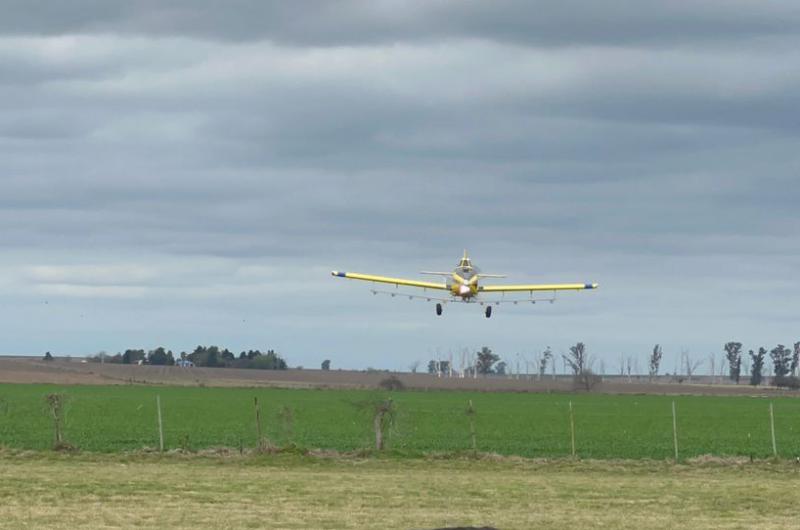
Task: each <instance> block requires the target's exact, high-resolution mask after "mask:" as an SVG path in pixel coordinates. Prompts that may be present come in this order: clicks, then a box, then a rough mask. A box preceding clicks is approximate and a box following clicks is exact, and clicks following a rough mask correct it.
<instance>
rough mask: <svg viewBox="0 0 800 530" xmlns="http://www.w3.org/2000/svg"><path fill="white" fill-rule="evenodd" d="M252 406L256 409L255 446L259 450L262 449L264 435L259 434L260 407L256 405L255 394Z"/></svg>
mask: <svg viewBox="0 0 800 530" xmlns="http://www.w3.org/2000/svg"><path fill="white" fill-rule="evenodd" d="M253 406H254V407H255V409H256V436H258V440H257V442H256V443H257V446H256V447H257V449H258V450H259V451H260V450H262V449H263V445H264V437H263V436H262V435H261V407H260V406H259V405H258V397H257V396H256V397H254V398H253Z"/></svg>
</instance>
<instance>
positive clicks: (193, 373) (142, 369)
mask: <svg viewBox="0 0 800 530" xmlns="http://www.w3.org/2000/svg"><path fill="white" fill-rule="evenodd" d="M390 375H394V376H395V377H397V378H398V379H400V381H402V382H403V384H404V385H405V386H406V388H410V389H419V390H477V391H496V392H573V391H575V387H574V385H573V382H572V379H571V377H568V376H558V377H556V378H553V377H552V376H549V375H548V376H544V377H543V378H542V379H541V380H537V378H536V377H535V376H530V377H529V378H526V377H525V376H522V377H520V378H511V377H501V376H490V377H478V378H476V379H472V378H459V377H452V378H451V377H436V376H434V375H430V374H424V373H416V374H412V373H389V372H377V371H372V372H362V371H354V370H328V371H324V370H297V369H291V370H248V369H235V368H180V367H177V366H148V365H144V366H138V365H123V364H109V363H106V364H100V363H83V362H81V361H79V360H74V359H73V360H71V361H67V360H64V359H56V360H54V361H43V360H41V359H40V358H36V357H0V383H52V384H67V385H72V384H75V385H77V384H81V385H87V384H88V385H114V384H119V385H125V384H151V385H178V386H181V385H183V386H219V387H282V388H349V389H357V388H375V387H377V386H378V385H379V383H380V382H381V381H382V380H384V379H386V378H387V377H389V376H390ZM695 381H696V382H694V383H688V382H682V383H679V382H677V381H675V380H674V378H671V377H667V376H662V377H659V378H658V379H657V380H655V381H654V382H652V383H651V382H648V378H647V376H633V377H632V378H630V380H628V378H627V377H621V376H606V377H605V378H604V380H603V382H602V383H600V384H598V385H597V386H596V387H595V388H594V389H593V391H594V392H600V393H608V394H709V395H762V396H763V395H793V394H797V393H796V392H795V393H791V392H787V391H784V390H778V389H776V388H772V387H767V386H761V387H752V386H750V385H747V384H746V383H744V382H743V383H742V384H740V385H734V384H731V383H730V382H728V381H727V380H725V379H723V380H722V381H720V380H719V379H715V381H714V383H713V384H712V383H711V382H710V381H709V378H702V377H700V378H695Z"/></svg>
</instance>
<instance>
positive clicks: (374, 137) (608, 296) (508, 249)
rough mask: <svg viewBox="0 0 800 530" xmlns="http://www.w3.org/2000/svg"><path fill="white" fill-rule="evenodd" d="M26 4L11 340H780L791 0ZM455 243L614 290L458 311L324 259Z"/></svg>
mask: <svg viewBox="0 0 800 530" xmlns="http://www.w3.org/2000/svg"><path fill="white" fill-rule="evenodd" d="M20 5H22V4H8V3H7V6H6V7H8V8H9V9H6V12H7V13H8V17H3V19H2V21H0V27H2V24H6V25H7V26H6V35H4V36H0V109H2V112H0V244H1V245H3V248H4V257H5V258H4V262H3V263H2V264H0V267H2V274H0V290H1V291H2V293H3V294H4V296H6V299H7V300H9V302H8V304H7V307H13V308H14V310H13V311H11V310H9V312H8V313H6V314H0V321H1V322H3V325H4V326H5V328H4V329H3V330H2V331H3V333H4V337H11V339H10V342H9V344H11V346H10V347H20V348H22V346H24V350H25V351H28V350H29V348H34V349H36V348H40V347H41V348H48V349H53V348H52V346H47V341H53V342H54V343H58V344H63V345H68V346H65V348H67V347H68V348H73V351H78V350H80V349H81V348H92V349H100V348H109V349H111V348H119V347H128V346H135V345H139V344H142V345H143V344H144V343H147V342H148V341H149V340H152V341H158V339H159V338H161V337H164V342H165V343H167V342H169V341H173V342H172V343H170V344H169V345H172V347H175V348H189V347H191V346H193V344H192V343H195V342H203V341H208V342H217V343H226V345H229V346H231V347H234V348H237V347H239V346H237V344H240V345H241V347H255V346H259V347H263V346H264V345H265V344H266V345H271V346H278V347H282V346H281V345H283V346H285V347H286V349H287V354H289V355H290V356H291V357H292V358H293V361H294V362H300V363H306V364H316V362H317V361H316V360H315V358H314V355H317V354H319V352H325V355H326V356H327V355H330V354H333V353H337V352H338V354H339V355H341V356H342V358H347V359H348V360H349V361H348V362H351V363H352V365H358V366H363V365H366V364H373V365H377V364H381V363H379V362H378V360H375V359H374V357H370V356H371V355H372V356H374V352H375V351H385V352H386V353H387V355H389V356H391V358H393V359H402V361H398V364H397V365H396V366H397V367H402V366H404V365H405V364H407V363H406V361H405V357H404V356H408V355H413V356H415V357H416V356H424V355H425V350H426V349H427V348H431V347H436V346H443V347H445V348H447V347H454V344H452V343H453V342H455V340H456V339H453V338H452V336H451V333H450V331H449V330H452V329H459V330H463V331H464V333H463V337H459V339H458V340H463V341H465V342H467V343H469V344H468V345H473V343H475V344H474V345H476V346H477V345H482V343H487V344H491V345H496V346H497V348H510V349H515V348H523V347H524V348H538V347H539V346H541V347H543V346H544V345H545V344H555V343H556V341H561V343H562V344H565V343H566V342H565V341H575V340H580V339H584V340H587V341H589V340H592V341H594V343H593V344H591V343H590V345H591V346H593V347H595V348H598V349H599V350H600V353H603V354H615V353H616V352H617V351H621V350H625V351H644V349H643V348H646V347H649V346H650V345H648V342H650V341H657V340H662V338H663V337H664V335H667V336H669V337H671V338H670V340H674V341H675V344H673V345H672V347H674V348H678V347H679V346H680V344H679V341H680V340H685V341H687V342H690V343H691V344H695V345H697V347H698V348H718V346H719V345H718V344H717V343H718V342H720V341H721V340H723V339H728V338H730V337H728V336H726V334H731V333H734V332H740V333H742V334H743V335H748V337H749V338H747V337H741V339H742V340H764V339H762V338H761V337H764V336H766V335H769V334H775V335H776V336H777V335H778V334H780V333H789V330H790V324H791V323H790V322H786V319H785V318H784V317H781V315H786V314H789V313H790V312H791V308H792V307H793V303H794V301H793V300H792V298H791V293H793V292H794V291H796V289H794V288H793V287H792V285H793V282H794V280H793V274H792V271H793V270H794V269H796V267H797V266H799V265H800V254H799V253H798V251H797V250H796V249H797V248H800V247H798V245H797V244H796V234H797V233H798V231H800V218H798V215H797V211H796V204H797V201H798V200H800V187H798V186H797V184H796V181H797V176H796V175H797V171H796V170H797V167H798V162H800V160H799V159H798V152H799V151H798V138H797V136H798V135H797V123H796V120H794V119H793V117H794V115H795V114H796V107H797V103H798V101H797V95H796V94H797V93H798V90H797V89H798V88H800V87H798V84H800V83H799V81H800V78H798V76H797V71H800V70H798V68H797V65H798V63H800V56H798V53H797V51H796V50H797V44H798V42H797V37H796V36H793V35H792V34H790V33H789V32H788V30H787V28H788V27H789V26H790V25H793V24H794V22H793V21H794V20H795V18H793V17H795V16H796V13H795V10H794V8H793V7H792V6H791V5H790V4H788V3H781V2H769V3H759V4H758V5H756V4H754V3H739V4H730V3H725V4H724V5H723V4H722V3H710V4H708V3H706V4H703V5H702V6H701V5H699V4H696V5H689V4H680V5H674V6H673V5H669V4H661V3H659V4H658V5H655V4H654V5H653V6H650V7H652V9H648V8H647V6H645V7H643V6H642V4H641V3H635V4H633V3H624V2H619V3H617V4H611V5H609V4H605V5H604V6H603V7H599V4H598V5H597V6H595V5H594V4H587V5H585V6H582V9H581V10H578V9H576V8H575V6H574V5H570V4H565V6H564V7H559V6H557V5H556V4H555V3H540V4H538V7H536V9H537V11H536V13H535V14H533V15H531V14H530V13H531V12H530V10H531V9H533V8H532V7H531V6H533V4H528V3H526V4H524V5H522V4H517V5H512V4H510V3H509V4H507V6H511V7H509V8H508V9H502V8H501V7H497V4H495V3H486V4H477V3H476V4H471V3H458V4H450V3H446V2H443V3H428V2H426V3H425V5H424V6H423V7H419V6H413V7H409V8H407V9H406V10H401V8H400V7H398V6H400V5H401V4H383V3H375V2H370V3H369V4H368V5H366V4H361V5H360V6H359V5H357V4H345V5H344V6H343V7H342V6H340V7H339V8H338V9H337V10H334V11H335V12H333V13H331V12H327V11H328V10H330V9H332V8H329V7H325V6H329V5H332V4H325V6H321V7H320V8H319V9H318V10H315V9H313V6H312V7H309V6H308V4H304V7H303V11H304V17H299V15H298V14H297V12H296V11H295V10H296V9H297V8H296V7H295V4H289V3H281V4H276V5H273V6H267V7H265V8H264V9H275V10H276V11H272V12H270V15H272V16H267V15H265V14H263V12H262V13H259V12H258V11H257V9H261V7H260V6H264V5H266V4H261V3H259V4H258V6H255V4H251V5H250V7H249V8H247V7H246V6H245V4H241V6H242V7H241V9H236V7H237V6H234V7H233V8H230V7H227V8H226V9H227V11H225V12H221V11H217V9H218V8H217V7H210V8H209V9H207V10H204V9H199V8H198V9H190V8H189V7H187V6H188V5H189V4H172V5H171V6H168V7H164V6H165V5H166V4H163V3H158V4H155V3H151V4H147V3H131V4H116V5H115V4H111V3H108V2H101V3H97V4H91V3H73V4H71V5H69V6H67V7H62V6H60V5H59V4H52V5H51V4H50V3H47V4H44V3H43V4H41V5H40V7H39V9H40V10H39V11H33V10H32V9H31V8H30V6H31V5H32V4H31V3H29V2H26V3H25V6H27V10H26V11H25V12H21V11H19V10H15V9H16V8H15V6H17V7H18V6H20ZM191 5H192V6H194V7H196V6H197V5H198V4H197V3H192V4H191ZM120 6H122V7H120ZM609 6H610V7H609ZM687 6H688V7H687ZM515 10H516V11H515ZM523 11H524V12H525V13H528V15H525V16H522V15H521V13H523ZM576 13H577V16H572V19H569V18H570V17H568V15H575V14H576ZM245 14H246V15H247V16H244V15H245ZM34 15H35V16H34ZM512 15H513V16H512ZM568 19H569V20H568ZM11 25H13V26H14V27H13V28H10V27H9V26H11ZM620 30H624V31H620ZM8 34H12V36H8ZM464 247H467V248H468V249H469V250H470V251H471V252H472V254H473V257H474V258H475V260H476V263H477V264H478V265H479V266H482V267H483V268H484V269H487V270H490V271H491V272H501V273H509V274H510V275H512V276H513V279H514V280H517V279H519V280H533V281H537V280H541V281H562V280H567V281H572V280H576V281H584V280H585V281H599V282H601V284H602V286H603V287H602V289H601V290H600V291H598V292H597V293H593V294H594V295H596V296H583V295H575V296H571V297H565V299H564V300H563V301H560V302H559V303H558V304H556V305H554V306H552V307H549V306H548V307H538V306H537V307H535V308H528V310H527V311H521V312H519V313H515V312H513V311H508V312H505V313H504V314H503V315H502V316H503V318H502V319H500V320H498V321H497V322H495V320H494V319H492V321H491V322H483V320H481V321H480V324H477V325H476V322H475V317H479V316H480V315H476V314H472V313H471V312H470V311H469V309H470V308H463V309H464V311H463V312H462V311H460V310H459V309H455V308H454V309H453V310H452V311H451V312H450V313H451V314H448V319H451V320H448V321H446V322H447V330H444V331H443V328H442V327H441V323H442V321H434V320H433V319H431V318H430V311H429V309H430V308H428V307H424V304H423V305H422V306H419V305H415V304H412V303H409V304H402V305H398V304H393V303H392V302H391V301H388V300H385V301H380V300H378V299H376V298H374V297H372V296H371V295H369V294H368V293H367V291H366V289H365V288H363V286H358V285H356V284H352V283H346V282H338V283H337V280H335V279H331V278H330V277H329V276H328V275H327V270H328V268H353V269H356V270H363V271H365V272H373V271H374V272H378V273H386V274H393V275H409V274H412V275H413V274H414V273H415V271H417V270H420V269H424V268H447V267H448V266H451V265H453V264H454V263H453V261H454V259H456V258H457V257H458V255H459V253H460V251H461V249H462V248H464ZM12 261H13V263H11V262H12ZM262 266H266V267H268V270H267V271H262V272H261V273H258V274H256V273H253V272H252V271H253V270H255V269H253V267H262ZM31 267H40V268H39V269H34V273H33V274H27V275H26V274H24V273H21V272H19V271H20V270H29V269H30V268H31ZM42 267H43V269H42ZM48 267H49V269H48ZM70 267H72V268H70ZM125 267H131V268H132V269H131V270H133V271H134V272H135V271H137V270H147V271H155V272H154V273H153V276H151V277H149V276H148V277H142V276H141V275H140V276H136V274H134V275H133V277H131V275H130V274H129V270H128V269H126V268H125ZM247 267H250V268H251V269H250V270H251V273H249V274H240V272H239V271H240V270H242V269H244V268H247ZM8 270H10V271H11V272H9V273H8V275H7V274H6V272H8ZM36 270H38V271H39V272H41V271H42V270H44V271H48V270H49V271H51V272H53V274H52V275H51V277H50V279H48V278H42V277H41V276H37V275H36V274H35V271H36ZM15 271H16V272H15ZM54 271H55V272H59V271H60V273H61V276H59V275H58V274H55V273H54ZM109 271H110V272H109ZM126 271H128V272H126ZM93 272H97V275H96V276H97V277H95V278H93V277H92V275H93ZM115 276H118V277H116V278H115ZM145 276H146V275H145ZM794 283H796V282H794ZM787 293H789V294H787ZM43 297H48V298H49V300H48V301H49V303H48V304H47V307H45V305H44V303H43V301H42V298H43ZM81 314H84V315H90V316H91V317H92V318H93V319H94V320H93V321H91V322H87V320H81V319H80V317H79V316H78V315H81ZM1 317H5V318H1ZM87 318H88V317H87ZM363 322H366V323H369V328H370V330H369V334H365V333H364V332H363V326H360V325H359V324H355V323H363ZM398 323H399V324H398ZM37 326H38V327H40V328H47V329H48V333H47V334H46V335H47V336H46V337H43V335H44V334H42V333H41V329H38V328H37ZM409 330H413V333H409V332H408V331H409ZM575 330H581V331H580V333H581V334H582V335H581V336H576V331H575ZM608 330H625V331H624V332H623V331H619V332H617V331H615V332H614V333H613V335H614V336H611V335H609V332H608ZM143 335H147V336H148V337H149V338H148V339H147V340H144V339H142V336H143ZM31 337H34V338H31ZM781 340H788V339H787V338H782V339H781ZM186 342H189V344H185V343H186ZM397 345H403V346H402V347H401V346H397ZM401 348H402V351H401ZM409 352H411V353H409ZM304 356H305V357H304ZM312 361H313V363H312ZM342 364H347V362H344V363H342Z"/></svg>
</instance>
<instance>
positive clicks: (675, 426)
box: [672, 401, 678, 463]
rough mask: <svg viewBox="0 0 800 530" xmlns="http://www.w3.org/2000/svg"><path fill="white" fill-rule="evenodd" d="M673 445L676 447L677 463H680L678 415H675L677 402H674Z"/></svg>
mask: <svg viewBox="0 0 800 530" xmlns="http://www.w3.org/2000/svg"><path fill="white" fill-rule="evenodd" d="M672 443H673V445H674V446H675V462H676V463H677V462H678V415H677V414H676V413H675V401H673V402H672Z"/></svg>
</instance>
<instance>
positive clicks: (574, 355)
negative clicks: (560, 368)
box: [562, 342, 590, 375]
mask: <svg viewBox="0 0 800 530" xmlns="http://www.w3.org/2000/svg"><path fill="white" fill-rule="evenodd" d="M562 357H563V358H564V361H566V363H567V364H568V365H569V367H570V369H571V370H572V374H573V375H580V374H582V373H584V372H585V371H586V370H588V369H589V365H590V359H589V354H588V353H586V346H585V345H584V344H583V343H582V342H579V343H577V344H576V345H575V346H570V348H569V355H562Z"/></svg>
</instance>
